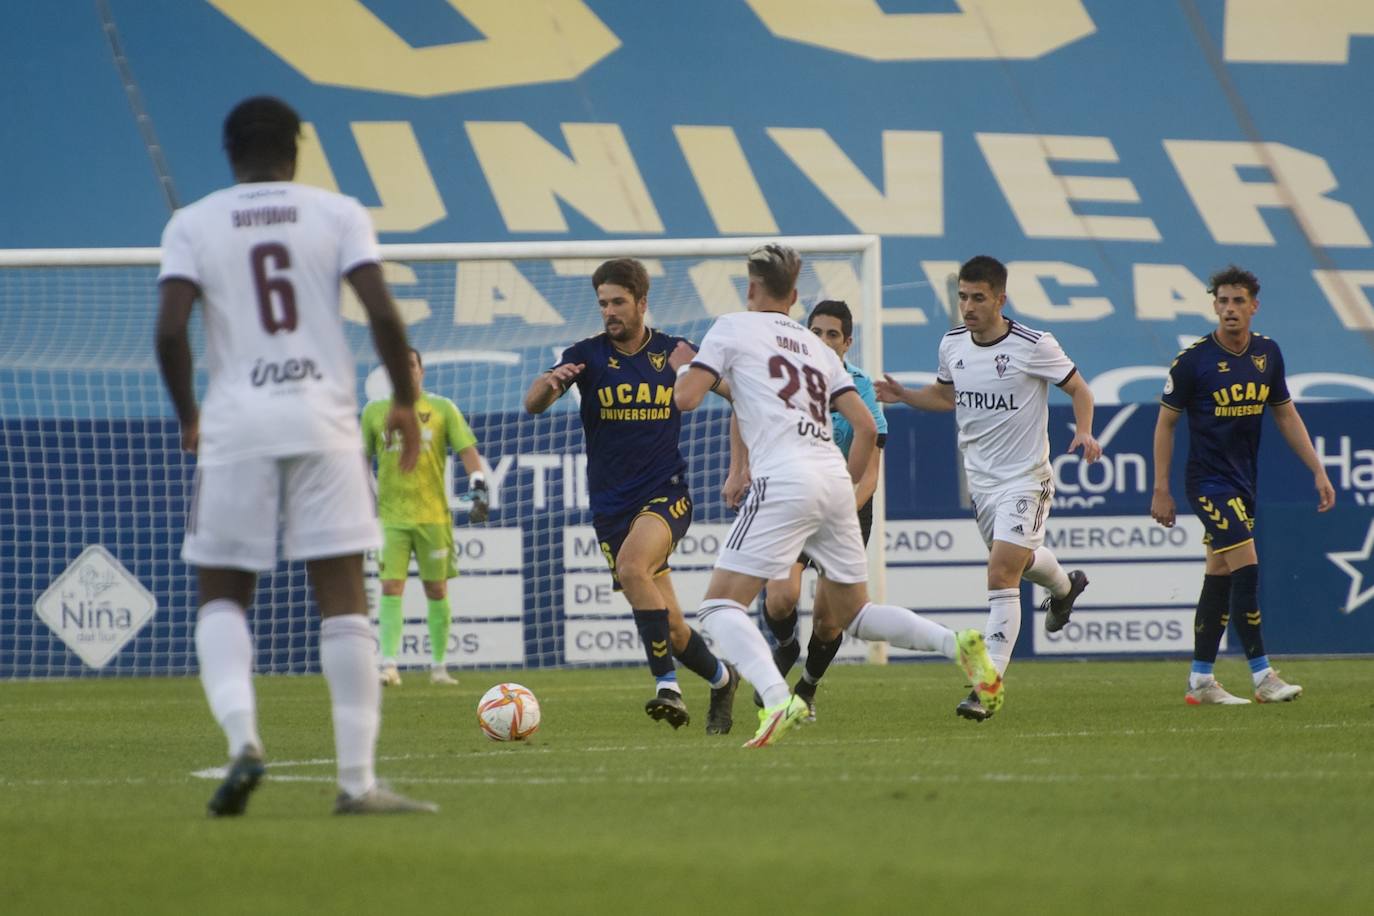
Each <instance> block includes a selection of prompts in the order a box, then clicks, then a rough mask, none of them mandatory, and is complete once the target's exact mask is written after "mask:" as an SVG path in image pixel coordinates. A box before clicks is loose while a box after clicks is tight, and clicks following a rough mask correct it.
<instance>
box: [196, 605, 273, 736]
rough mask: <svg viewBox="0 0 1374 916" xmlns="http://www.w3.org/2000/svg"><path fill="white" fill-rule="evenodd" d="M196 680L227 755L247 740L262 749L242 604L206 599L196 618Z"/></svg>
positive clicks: (250, 645)
mask: <svg viewBox="0 0 1374 916" xmlns="http://www.w3.org/2000/svg"><path fill="white" fill-rule="evenodd" d="M196 659H197V661H199V662H200V684H201V686H202V687H203V688H204V689H205V699H207V700H209V702H210V712H211V713H212V714H213V715H214V717H215V721H216V722H218V723H219V727H220V728H221V729H223V730H224V736H225V737H226V738H228V739H229V757H230V759H233V758H234V757H237V756H238V754H239V752H240V751H242V750H243V748H244V746H245V745H251V746H253V747H255V748H257V749H258V752H259V753H261V752H262V738H260V737H258V711H257V702H256V701H255V699H254V697H253V637H252V634H250V633H249V632H248V619H247V617H246V616H245V614H244V610H243V608H241V607H239V605H238V604H237V603H235V602H233V601H230V600H229V599H228V598H218V599H216V600H214V601H209V602H206V604H205V606H204V607H202V608H201V609H200V614H199V616H198V617H197V618H196Z"/></svg>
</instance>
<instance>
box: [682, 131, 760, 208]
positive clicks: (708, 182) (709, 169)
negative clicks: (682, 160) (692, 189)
mask: <svg viewBox="0 0 1374 916" xmlns="http://www.w3.org/2000/svg"><path fill="white" fill-rule="evenodd" d="M673 133H674V134H675V135H676V136H677V143H678V146H680V147H682V155H684V156H686V157H687V168H689V169H691V170H692V177H693V178H695V179H696V182H697V187H698V188H699V189H700V190H701V197H702V199H703V200H704V201H706V209H708V210H710V211H711V219H713V220H714V221H715V223H716V231H717V232H723V233H731V232H750V233H758V234H759V235H776V234H777V232H778V224H777V221H776V220H774V219H773V211H772V210H770V209H769V208H768V201H766V200H765V199H764V197H763V191H762V190H760V189H759V183H758V181H757V179H755V178H754V170H753V169H752V168H750V167H749V160H748V159H746V158H745V156H744V150H743V149H741V148H740V145H739V138H738V137H736V136H735V131H734V129H733V128H730V127H696V126H691V125H686V124H678V125H675V126H674V127H673Z"/></svg>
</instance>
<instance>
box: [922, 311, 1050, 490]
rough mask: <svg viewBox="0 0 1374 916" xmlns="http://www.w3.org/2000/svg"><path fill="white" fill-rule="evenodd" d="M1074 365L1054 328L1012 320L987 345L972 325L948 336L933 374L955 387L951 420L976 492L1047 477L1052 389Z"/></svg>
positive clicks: (943, 382)
mask: <svg viewBox="0 0 1374 916" xmlns="http://www.w3.org/2000/svg"><path fill="white" fill-rule="evenodd" d="M1076 371H1077V370H1076V369H1075V368H1074V365H1073V362H1072V361H1071V360H1070V359H1069V358H1068V357H1067V356H1065V355H1064V351H1063V349H1061V348H1060V346H1059V342H1058V341H1057V340H1055V339H1054V335H1053V334H1050V333H1049V332H1046V331H1034V330H1031V329H1030V328H1027V327H1025V326H1023V325H1021V324H1018V323H1016V322H1015V321H1013V322H1011V327H1010V328H1008V329H1007V333H1006V334H1003V335H1002V336H1001V337H1000V338H999V339H997V340H995V341H993V342H992V343H988V344H980V343H977V342H976V341H974V339H973V335H972V334H970V333H969V330H968V328H962V327H961V328H955V329H954V330H952V331H950V332H949V333H948V334H946V335H945V336H944V339H943V340H941V341H940V363H939V368H938V370H937V371H936V375H935V377H936V379H937V380H938V381H939V382H940V383H941V384H945V385H953V386H954V403H955V407H954V419H955V422H956V423H958V425H959V449H960V451H962V452H963V454H964V470H965V471H966V472H967V473H968V483H969V488H970V489H971V490H976V491H979V492H984V493H986V492H990V491H992V490H996V489H997V488H998V487H1001V486H1004V485H1006V484H1008V483H1011V482H1013V481H1016V480H1020V479H1025V478H1031V479H1034V480H1044V479H1046V478H1048V477H1049V476H1050V461H1049V459H1050V441H1049V404H1048V400H1047V389H1048V386H1049V385H1051V384H1054V385H1062V384H1064V383H1065V382H1067V381H1068V380H1069V379H1070V378H1072V377H1073V374H1074V372H1076Z"/></svg>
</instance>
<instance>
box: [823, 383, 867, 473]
mask: <svg viewBox="0 0 1374 916" xmlns="http://www.w3.org/2000/svg"><path fill="white" fill-rule="evenodd" d="M830 406H831V408H832V409H834V410H838V411H839V412H840V416H842V417H844V418H845V419H846V420H848V421H849V425H850V426H851V427H853V428H854V441H853V442H851V443H850V445H849V478H850V479H851V480H853V481H854V483H855V484H858V483H859V482H861V481H862V480H863V479H864V474H865V472H867V471H868V463H869V459H870V458H871V457H872V456H873V452H874V451H876V450H877V448H878V424H877V423H875V422H873V414H872V413H870V412H869V410H868V405H867V404H865V403H864V399H863V398H861V397H859V393H858V392H857V391H855V390H854V389H852V388H851V389H849V390H848V391H842V392H840V395H839V397H837V398H835V399H834V400H833V401H831V404H830Z"/></svg>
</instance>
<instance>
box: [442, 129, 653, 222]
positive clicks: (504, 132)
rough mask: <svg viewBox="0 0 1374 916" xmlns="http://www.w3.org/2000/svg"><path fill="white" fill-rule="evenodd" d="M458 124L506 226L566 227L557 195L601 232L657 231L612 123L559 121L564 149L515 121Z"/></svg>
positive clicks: (644, 191)
mask: <svg viewBox="0 0 1374 916" xmlns="http://www.w3.org/2000/svg"><path fill="white" fill-rule="evenodd" d="M465 127H466V128H467V132H468V139H469V140H471V141H472V148H473V151H474V152H476V153H477V161H478V163H479V164H480V165H481V167H482V171H483V173H484V174H485V175H486V178H487V184H489V185H490V186H491V192H492V195H493V196H494V197H495V198H496V206H497V207H498V208H499V209H500V210H501V217H502V219H504V220H505V223H506V229H507V230H509V231H511V232H567V231H568V223H567V220H565V219H564V218H563V211H562V210H561V209H559V206H558V201H559V200H560V199H561V200H563V201H565V202H567V203H568V205H569V206H572V207H574V208H576V209H577V210H578V211H579V212H580V213H581V214H582V215H583V216H585V217H587V219H588V220H590V221H591V222H592V223H594V224H595V225H596V227H597V228H598V229H600V230H601V231H602V232H633V233H640V234H645V235H659V234H661V233H662V232H663V221H662V220H661V219H659V216H658V210H657V209H655V207H654V202H653V200H651V199H650V197H649V189H648V188H646V187H645V186H644V179H643V178H642V177H641V176H640V174H639V167H638V166H637V165H635V160H634V157H633V156H632V155H631V154H630V148H629V146H628V145H627V144H626V143H625V135H624V134H622V133H621V131H620V127H619V125H616V124H564V125H563V136H564V138H565V139H566V140H567V143H568V151H569V153H570V154H571V155H564V153H563V151H562V150H560V149H558V148H557V147H556V146H554V145H553V144H551V143H549V142H548V141H547V140H545V139H544V138H543V137H541V136H539V134H537V133H535V132H534V131H533V130H532V129H530V127H529V125H527V124H524V123H522V122H519V121H469V122H467V124H466V125H465Z"/></svg>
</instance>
